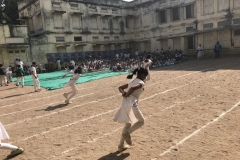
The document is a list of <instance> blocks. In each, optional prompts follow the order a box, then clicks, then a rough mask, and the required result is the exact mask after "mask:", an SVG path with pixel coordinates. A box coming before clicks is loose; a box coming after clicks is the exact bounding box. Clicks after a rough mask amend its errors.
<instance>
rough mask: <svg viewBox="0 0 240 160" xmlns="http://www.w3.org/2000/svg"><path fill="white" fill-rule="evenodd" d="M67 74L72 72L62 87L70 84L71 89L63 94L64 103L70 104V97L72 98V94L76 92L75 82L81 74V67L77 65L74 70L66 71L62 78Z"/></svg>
mask: <svg viewBox="0 0 240 160" xmlns="http://www.w3.org/2000/svg"><path fill="white" fill-rule="evenodd" d="M68 74H73V76H72V78H71V79H70V80H69V82H68V83H66V84H65V85H64V88H65V87H68V86H70V87H71V89H72V90H71V91H70V92H68V93H64V94H63V96H64V97H65V98H66V100H65V103H66V104H71V103H72V102H71V101H70V100H71V98H73V96H75V95H76V94H77V86H76V82H77V80H78V79H79V78H80V76H81V74H82V68H81V67H78V68H77V69H76V70H75V71H74V72H73V71H70V72H67V73H66V74H64V75H63V77H62V78H64V77H66V75H68Z"/></svg>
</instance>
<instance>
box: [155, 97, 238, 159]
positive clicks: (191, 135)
mask: <svg viewBox="0 0 240 160" xmlns="http://www.w3.org/2000/svg"><path fill="white" fill-rule="evenodd" d="M239 105H240V101H239V102H238V103H236V104H235V105H234V106H233V107H232V108H230V109H229V110H227V111H225V112H223V113H222V114H221V115H219V116H218V117H217V118H215V119H213V120H212V121H210V122H208V123H207V124H206V125H204V126H202V127H201V128H199V129H198V130H196V131H194V132H193V133H192V134H190V135H188V136H187V137H185V138H183V139H182V140H181V141H179V142H178V143H176V144H175V145H174V146H172V147H170V148H169V149H167V150H165V151H164V152H162V153H161V154H160V155H159V156H160V157H162V156H164V155H166V154H167V153H170V152H171V150H172V149H174V148H176V147H177V146H179V145H181V144H183V143H184V142H186V141H187V140H189V139H190V138H192V137H193V136H195V135H197V134H198V133H199V132H200V131H202V130H203V129H205V128H206V127H208V126H209V125H211V124H213V123H215V122H217V121H219V119H221V118H222V117H224V116H225V115H226V114H228V113H229V112H231V111H232V110H234V109H235V108H237V107H238V106H239Z"/></svg>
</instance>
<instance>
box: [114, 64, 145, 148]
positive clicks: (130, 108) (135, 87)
mask: <svg viewBox="0 0 240 160" xmlns="http://www.w3.org/2000/svg"><path fill="white" fill-rule="evenodd" d="M147 75H148V70H147V69H145V68H140V69H137V78H136V79H134V80H132V81H131V82H130V83H128V84H126V85H123V86H120V87H119V91H120V92H121V93H122V96H123V101H122V105H121V107H120V108H119V110H118V112H117V113H116V115H115V117H114V119H113V120H114V121H115V122H119V123H125V126H124V128H123V131H122V136H121V139H120V143H119V145H118V151H119V152H121V151H123V150H125V149H126V146H124V140H125V141H126V143H127V144H128V145H132V140H131V136H130V134H131V133H133V132H134V131H136V130H137V129H139V128H140V127H141V126H142V125H143V124H144V118H143V115H142V112H141V111H140V109H139V108H138V101H139V97H140V95H141V93H142V92H143V91H144V85H145V84H144V80H145V79H146V77H147ZM124 89H126V92H125V91H124Z"/></svg>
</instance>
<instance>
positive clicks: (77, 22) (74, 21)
mask: <svg viewBox="0 0 240 160" xmlns="http://www.w3.org/2000/svg"><path fill="white" fill-rule="evenodd" d="M80 18H81V17H80V16H79V15H72V27H73V28H81V26H80V24H81V19H80Z"/></svg>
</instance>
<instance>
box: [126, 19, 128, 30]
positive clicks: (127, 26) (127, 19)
mask: <svg viewBox="0 0 240 160" xmlns="http://www.w3.org/2000/svg"><path fill="white" fill-rule="evenodd" d="M126 28H128V18H126Z"/></svg>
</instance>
